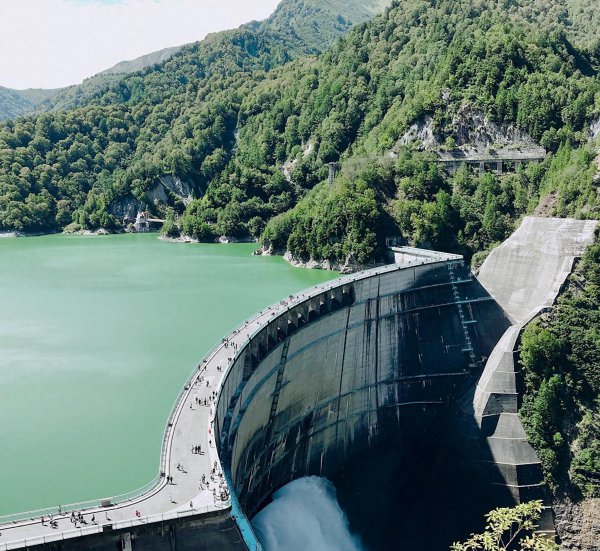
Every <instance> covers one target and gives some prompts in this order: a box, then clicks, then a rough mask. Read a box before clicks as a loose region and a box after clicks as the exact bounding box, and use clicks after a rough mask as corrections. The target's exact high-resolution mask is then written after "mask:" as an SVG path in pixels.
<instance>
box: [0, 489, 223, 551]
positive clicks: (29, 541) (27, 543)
mask: <svg viewBox="0 0 600 551" xmlns="http://www.w3.org/2000/svg"><path fill="white" fill-rule="evenodd" d="M227 507H231V502H230V501H229V500H228V501H225V502H223V503H222V504H221V505H204V506H201V507H194V508H193V509H184V510H177V511H171V512H169V513H159V514H155V515H147V516H144V517H140V518H137V517H136V518H131V519H128V520H120V521H115V522H103V523H101V524H100V523H99V524H94V525H93V526H86V527H83V528H74V529H72V530H63V531H57V532H54V533H52V534H50V535H48V536H37V537H32V538H23V539H18V540H13V541H8V542H6V543H1V544H0V551H10V550H12V549H20V548H22V547H32V546H34V545H42V544H46V543H52V542H56V541H64V540H68V539H72V538H78V537H80V536H87V535H90V534H99V533H100V532H103V531H104V529H105V527H107V526H110V527H111V529H112V530H119V529H121V528H133V527H135V526H142V525H144V524H151V523H153V522H160V521H165V520H173V519H177V518H185V517H191V516H196V515H201V514H206V513H214V512H217V511H221V510H223V509H225V508H227Z"/></svg>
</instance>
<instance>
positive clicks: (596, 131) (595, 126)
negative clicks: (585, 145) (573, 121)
mask: <svg viewBox="0 0 600 551" xmlns="http://www.w3.org/2000/svg"><path fill="white" fill-rule="evenodd" d="M590 136H591V137H592V138H597V137H598V136H600V119H598V120H596V121H594V122H593V123H592V124H591V125H590Z"/></svg>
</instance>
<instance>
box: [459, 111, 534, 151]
mask: <svg viewBox="0 0 600 551" xmlns="http://www.w3.org/2000/svg"><path fill="white" fill-rule="evenodd" d="M452 127H453V135H454V139H455V140H456V143H457V144H458V145H459V146H465V145H469V146H471V147H475V148H477V149H484V148H487V147H490V146H491V145H494V144H497V145H512V144H523V145H533V144H534V143H535V142H534V141H533V139H532V138H531V136H529V135H528V134H526V133H525V132H521V131H520V130H519V129H517V128H516V127H515V126H513V125H509V126H499V125H497V124H496V123H493V122H490V121H489V120H488V119H487V117H486V116H485V114H484V113H483V111H481V110H480V109H475V108H473V107H472V106H471V105H469V104H464V105H463V106H462V107H461V108H460V109H459V110H458V112H457V113H456V115H455V117H454V120H453V121H452Z"/></svg>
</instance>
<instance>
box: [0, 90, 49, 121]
mask: <svg viewBox="0 0 600 551" xmlns="http://www.w3.org/2000/svg"><path fill="white" fill-rule="evenodd" d="M59 90H60V88H59V89H56V90H44V89H41V88H40V89H36V88H32V89H29V90H13V89H12V88H5V87H3V86H0V121H1V120H5V119H14V118H16V117H20V116H21V115H24V114H25V113H27V112H29V111H34V110H35V109H36V108H37V107H38V106H39V105H41V104H42V103H44V101H46V100H47V99H49V98H51V97H52V96H54V95H56V94H57V93H58V92H59Z"/></svg>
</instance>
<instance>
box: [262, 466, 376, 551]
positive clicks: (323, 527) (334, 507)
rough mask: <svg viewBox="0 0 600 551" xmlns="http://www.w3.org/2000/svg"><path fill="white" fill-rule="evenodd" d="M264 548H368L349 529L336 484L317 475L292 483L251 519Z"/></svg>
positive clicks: (276, 550) (317, 550) (272, 550)
mask: <svg viewBox="0 0 600 551" xmlns="http://www.w3.org/2000/svg"><path fill="white" fill-rule="evenodd" d="M252 525H253V527H254V530H255V531H256V534H257V536H258V538H259V539H260V541H261V543H262V545H263V547H264V549H265V551H279V550H281V549H285V550H286V551H305V550H306V549H311V550H312V551H338V550H339V549H344V550H345V551H366V549H365V548H364V546H363V545H362V543H361V542H360V539H359V538H358V537H357V536H355V535H353V534H352V533H351V532H350V527H349V523H348V518H347V517H346V515H345V513H344V512H343V511H342V509H341V507H340V505H339V503H338V500H337V497H336V492H335V488H334V486H333V484H332V483H331V482H330V481H328V480H327V479H325V478H318V477H314V476H310V477H305V478H300V479H298V480H294V481H293V482H290V483H289V484H287V485H286V486H284V487H283V488H281V489H280V490H278V491H277V492H275V494H274V495H273V501H272V502H271V503H270V504H269V505H267V506H266V507H265V508H264V509H263V510H262V511H261V512H260V513H259V514H258V515H256V517H254V520H253V521H252Z"/></svg>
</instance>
